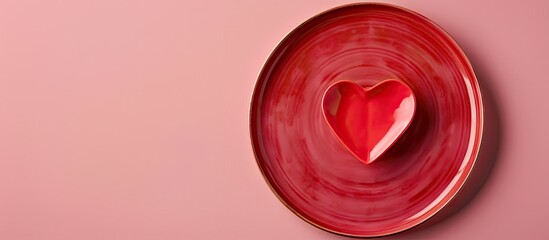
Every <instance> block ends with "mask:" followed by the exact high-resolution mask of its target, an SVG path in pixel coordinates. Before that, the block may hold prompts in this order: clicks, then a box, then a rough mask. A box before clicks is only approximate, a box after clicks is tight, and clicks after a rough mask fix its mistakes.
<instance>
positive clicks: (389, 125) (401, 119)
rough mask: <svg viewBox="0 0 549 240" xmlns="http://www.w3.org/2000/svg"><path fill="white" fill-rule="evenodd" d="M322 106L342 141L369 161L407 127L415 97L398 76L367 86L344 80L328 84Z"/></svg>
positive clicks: (355, 154) (359, 157)
mask: <svg viewBox="0 0 549 240" xmlns="http://www.w3.org/2000/svg"><path fill="white" fill-rule="evenodd" d="M322 110H323V113H324V117H325V118H326V122H327V123H328V124H329V126H330V128H331V129H332V131H333V132H334V134H335V136H336V137H337V138H338V139H339V140H340V142H341V144H343V146H345V147H346V148H347V149H348V150H349V151H350V152H351V153H352V154H353V155H354V156H355V157H357V158H358V159H359V160H360V161H362V162H364V163H366V164H369V163H372V162H373V161H375V160H376V159H377V158H378V157H379V156H380V155H381V154H383V153H384V152H385V151H386V150H387V149H388V148H389V147H390V146H392V145H393V144H394V143H395V141H396V140H397V139H398V138H399V137H400V136H401V135H402V133H404V130H406V128H408V125H410V122H411V121H412V117H413V116H414V112H415V110H416V100H415V97H414V94H413V92H412V90H411V89H410V88H409V87H408V86H407V85H406V84H405V83H403V82H401V81H399V80H396V79H389V80H385V81H383V82H380V83H378V84H376V85H375V86H372V87H366V88H363V87H361V86H360V85H358V84H356V83H354V82H352V81H347V80H342V81H338V82H335V83H334V84H332V85H331V86H330V87H328V90H326V93H325V94H324V98H323V101H322Z"/></svg>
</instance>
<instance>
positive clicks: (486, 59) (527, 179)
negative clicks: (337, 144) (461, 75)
mask: <svg viewBox="0 0 549 240" xmlns="http://www.w3.org/2000/svg"><path fill="white" fill-rule="evenodd" d="M344 3H348V2H346V1H329V2H328V1H326V2H320V1H286V2H281V1H232V3H231V1H216V2H213V1H205V2H204V1H175V0H173V1H168V0H156V1H152V0H149V1H129V0H101V1H92V0H84V1H68V0H67V1H65V0H59V1H41V0H0V239H7V240H16V239H29V240H30V239H342V238H344V237H342V236H337V235H333V234H330V233H327V232H324V231H322V230H319V229H317V228H315V227H312V226H310V225H308V224H307V223H305V222H304V221H302V220H300V219H299V218H298V217H296V216H295V215H294V214H293V213H291V212H290V211H289V210H287V209H286V208H285V207H284V206H283V205H282V204H281V203H280V202H279V201H278V200H277V198H276V197H275V196H274V194H272V193H271V192H270V190H269V188H268V187H267V184H266V183H265V182H264V180H263V178H262V176H261V174H260V172H259V170H258V169H257V166H256V163H255V160H254V157H253V153H252V149H251V146H250V140H249V135H248V106H249V100H250V96H251V92H252V89H253V86H254V82H255V79H256V77H257V74H258V73H259V71H260V69H261V66H262V64H263V62H264V61H265V60H266V58H267V56H268V55H269V53H270V51H271V50H272V48H273V47H274V46H275V45H276V44H277V43H278V41H279V40H280V39H281V38H282V37H283V36H284V35H285V34H286V33H287V32H289V31H290V30H291V29H293V28H294V27H296V26H297V25H298V24H299V23H301V22H302V21H304V20H306V19H307V18H309V17H311V16H313V15H314V14H316V13H319V12H321V11H324V10H326V9H329V8H331V7H334V6H337V5H341V4H344ZM392 3H394V4H398V5H402V6H404V7H407V8H410V9H413V10H415V11H418V12H419V13H421V14H423V15H425V16H427V17H428V18H430V19H432V20H433V21H435V22H437V23H438V24H439V25H441V26H442V27H443V28H445V29H446V30H447V31H448V32H449V33H450V34H451V35H452V36H454V38H455V39H456V41H457V42H458V43H459V44H460V45H461V46H462V47H463V48H464V50H465V51H466V53H467V54H468V55H469V57H470V58H471V60H472V63H473V65H474V68H475V70H476V71H477V74H478V77H479V79H480V82H481V85H482V86H483V87H484V88H483V90H485V91H486V93H487V96H488V98H490V99H492V100H493V101H494V102H495V104H494V106H492V107H490V108H489V109H487V111H488V112H491V113H492V114H493V115H492V116H493V118H494V119H496V120H495V121H493V122H490V123H489V124H487V125H489V126H492V128H493V129H495V130H496V131H492V132H490V134H488V135H492V136H496V137H495V138H494V139H496V141H495V142H496V144H495V145H494V147H493V148H495V149H499V150H498V151H497V152H494V153H492V154H491V155H492V156H491V157H493V158H494V159H496V160H495V162H494V164H493V167H492V168H491V174H490V175H489V178H488V179H487V181H486V182H485V184H484V187H483V188H482V189H481V191H479V192H478V194H476V197H475V198H473V199H472V200H471V201H470V202H469V204H467V205H466V206H465V207H464V208H462V209H461V210H460V211H459V212H458V213H456V214H453V215H452V216H451V217H450V218H446V219H444V220H443V221H439V222H438V223H434V224H431V225H430V226H428V227H423V225H422V226H421V227H419V228H415V229H413V230H411V231H408V232H405V233H403V234H399V235H394V236H391V237H388V238H387V239H402V238H414V239H442V238H444V239H519V238H521V239H523V238H524V239H542V238H546V237H547V235H548V234H549V230H548V228H547V221H548V220H547V219H549V187H548V185H547V183H549V180H548V179H549V177H548V176H549V175H548V170H549V169H548V168H549V161H547V160H549V159H548V157H547V154H546V152H547V149H548V147H547V142H548V141H549V139H548V137H547V136H548V134H549V127H548V124H547V123H549V111H548V106H547V104H548V97H547V92H548V91H549V80H548V79H547V77H546V76H547V71H549V64H548V63H549V61H548V60H547V56H549V47H548V43H549V26H548V24H549V12H548V9H549V1H543V0H539V1H535V0H532V1H518V2H517V1H504V2H502V1H476V0H467V1H457V0H456V1H404V0H402V1H394V2H392ZM490 124H495V125H490ZM496 125H497V126H496ZM494 134H495V135H494Z"/></svg>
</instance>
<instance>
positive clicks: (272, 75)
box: [250, 4, 482, 236]
mask: <svg viewBox="0 0 549 240" xmlns="http://www.w3.org/2000/svg"><path fill="white" fill-rule="evenodd" d="M385 79H400V80H402V81H404V82H405V83H406V84H408V85H409V86H410V87H411V89H412V90H413V91H414V93H415V95H416V100H417V109H416V115H415V116H414V119H413V121H412V123H411V124H410V126H409V128H408V130H406V132H405V133H404V134H403V135H402V137H401V138H400V139H399V140H398V141H397V142H396V143H395V144H394V145H393V146H392V147H391V148H390V149H389V150H388V151H387V152H386V153H384V154H383V155H382V156H381V157H380V158H379V159H378V160H376V162H374V163H372V164H368V165H367V164H364V163H362V162H360V161H359V160H357V159H356V158H355V157H353V155H352V154H351V153H349V152H348V151H347V150H346V149H345V148H344V147H343V146H342V145H341V144H340V143H339V142H338V141H337V138H336V137H335V136H334V135H333V133H332V132H331V131H330V129H329V126H328V124H327V122H326V121H325V120H324V118H323V117H322V107H321V104H322V96H323V93H324V92H325V91H326V89H327V88H328V87H329V86H330V85H331V84H332V83H334V82H336V81H338V80H351V81H354V82H356V83H358V84H360V85H362V86H365V87H366V86H373V85H375V84H376V83H378V82H380V81H383V80H385ZM250 111H251V113H250V128H251V129H250V130H251V138H252V144H253V148H254V151H255V154H256V159H257V163H258V165H259V168H260V169H261V171H262V173H263V175H264V177H265V179H266V181H267V182H268V184H269V185H270V187H271V188H272V190H273V191H274V192H275V194H276V195H277V196H278V197H279V199H280V200H281V201H282V202H283V203H284V204H285V205H286V206H288V207H289V208H290V209H291V210H292V211H293V212H295V213H296V214H297V215H298V216H300V217H302V218H303V219H304V220H306V221H308V222H309V223H311V224H313V225H315V226H317V227H320V228H322V229H325V230H328V231H332V232H335V233H339V234H344V235H351V236H381V235H387V234H392V233H396V232H399V231H403V230H405V229H408V228H410V227H413V226H415V225H417V224H419V223H421V222H423V221H425V220H426V219H427V218H429V217H431V216H432V215H433V214H435V213H436V212H438V211H439V210H440V209H441V208H442V207H444V206H445V205H446V203H448V201H450V200H451V199H452V198H453V196H454V195H455V194H456V193H457V191H458V190H459V189H460V187H461V186H462V185H463V184H464V181H465V179H466V178H467V176H468V174H469V173H470V171H471V169H472V167H473V165H474V162H475V159H476V155H477V152H478V148H479V144H480V139H481V132H482V103H481V97H480V91H479V88H478V84H477V81H476V78H475V75H474V73H473V70H472V68H471V66H470V64H469V61H468V60H467V58H466V56H465V55H464V54H463V52H462V51H461V50H460V48H459V47H458V46H457V44H456V43H455V42H454V41H453V40H452V39H451V38H450V37H449V36H448V34H446V33H445V32H444V31H443V30H442V29H441V28H440V27H438V26H437V25H435V24H434V23H432V22H431V21H430V20H428V19H427V18H425V17H423V16H421V15H419V14H417V13H414V12H411V11H409V10H406V9H403V8H400V7H395V6H391V5H384V4H356V5H347V6H343V7H339V8H336V9H332V10H330V11H327V12H324V13H322V14H320V15H317V16H315V17H313V18H312V19H309V20H308V21H306V22H305V23H303V24H302V25H300V26H299V27H298V28H296V29H295V30H294V31H292V32H291V33H290V34H289V35H288V36H286V38H285V39H284V40H283V41H282V42H281V43H280V44H279V45H278V46H277V47H276V48H275V50H274V51H273V53H272V54H271V56H270V57H269V59H268V60H267V62H266V63H265V65H264V68H263V69H262V71H261V74H260V76H259V79H258V81H257V85H256V88H255V91H254V94H253V98H252V103H251V110H250Z"/></svg>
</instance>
